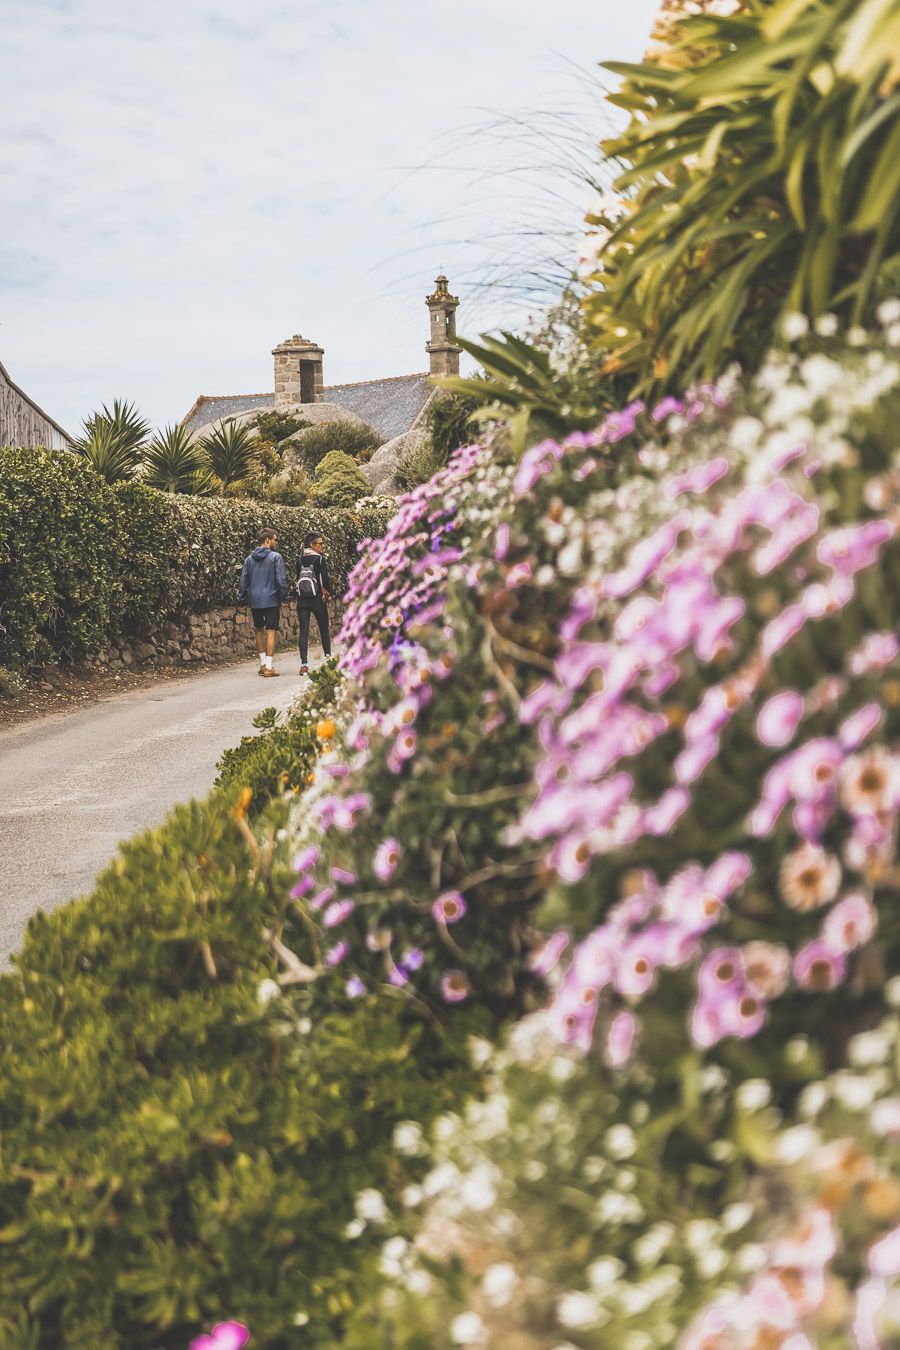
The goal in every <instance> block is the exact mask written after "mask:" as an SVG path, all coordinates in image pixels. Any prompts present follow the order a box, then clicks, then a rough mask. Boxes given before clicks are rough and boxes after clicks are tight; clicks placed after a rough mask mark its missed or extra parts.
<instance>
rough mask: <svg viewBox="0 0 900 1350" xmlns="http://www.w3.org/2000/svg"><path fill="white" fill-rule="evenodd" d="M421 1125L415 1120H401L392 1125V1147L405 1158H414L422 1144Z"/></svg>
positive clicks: (419, 1151)
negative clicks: (397, 1123)
mask: <svg viewBox="0 0 900 1350" xmlns="http://www.w3.org/2000/svg"><path fill="white" fill-rule="evenodd" d="M424 1142H425V1140H424V1135H423V1134H422V1126H421V1125H420V1124H419V1123H418V1121H416V1120H401V1122H400V1124H399V1125H395V1126H394V1148H395V1149H396V1150H397V1152H398V1153H402V1154H403V1156H404V1157H405V1158H415V1157H416V1156H417V1155H418V1154H419V1153H421V1152H422V1146H423V1144H424Z"/></svg>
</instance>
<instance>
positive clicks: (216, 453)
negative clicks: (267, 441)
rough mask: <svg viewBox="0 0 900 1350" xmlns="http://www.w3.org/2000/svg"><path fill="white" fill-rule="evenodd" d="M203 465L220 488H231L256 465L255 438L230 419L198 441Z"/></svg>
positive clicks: (237, 484) (248, 474)
mask: <svg viewBox="0 0 900 1350" xmlns="http://www.w3.org/2000/svg"><path fill="white" fill-rule="evenodd" d="M200 451H201V454H202V457H203V466H204V467H205V468H206V469H208V471H209V472H210V473H211V474H213V475H214V476H215V478H216V479H217V480H218V482H219V484H220V485H221V487H222V488H223V489H227V488H235V487H237V486H239V485H240V484H241V483H243V482H244V481H245V480H246V479H247V478H249V477H250V475H251V473H252V472H253V469H254V467H255V465H256V459H257V451H258V447H257V442H256V436H255V435H254V433H253V432H252V431H251V430H250V428H249V427H247V426H243V425H241V424H239V423H236V422H235V421H234V420H233V419H232V420H230V421H228V422H223V423H222V425H221V426H219V427H216V429H215V431H213V432H211V433H210V434H209V435H208V436H204V437H203V439H202V441H201V442H200Z"/></svg>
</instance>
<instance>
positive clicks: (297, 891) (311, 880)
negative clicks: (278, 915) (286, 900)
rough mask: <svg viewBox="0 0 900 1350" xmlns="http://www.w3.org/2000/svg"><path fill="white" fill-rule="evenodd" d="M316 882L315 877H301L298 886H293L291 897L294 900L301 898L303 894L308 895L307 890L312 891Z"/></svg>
mask: <svg viewBox="0 0 900 1350" xmlns="http://www.w3.org/2000/svg"><path fill="white" fill-rule="evenodd" d="M315 884H316V879H315V877H310V876H303V877H301V878H300V880H299V881H298V882H297V884H296V886H292V887H291V899H292V900H299V899H301V898H302V896H304V895H306V893H307V891H311V890H312V889H313V887H314V886H315Z"/></svg>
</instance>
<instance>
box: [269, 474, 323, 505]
mask: <svg viewBox="0 0 900 1350" xmlns="http://www.w3.org/2000/svg"><path fill="white" fill-rule="evenodd" d="M312 495H313V485H312V483H311V482H310V479H309V475H308V474H307V472H306V470H305V469H301V468H296V469H279V470H277V471H276V472H275V473H273V474H272V475H271V476H270V477H269V478H264V479H263V481H262V482H261V484H260V486H259V488H258V490H257V492H256V497H257V499H258V500H259V501H263V502H281V503H282V505H284V506H305V505H306V504H307V502H309V501H310V500H311V499H312Z"/></svg>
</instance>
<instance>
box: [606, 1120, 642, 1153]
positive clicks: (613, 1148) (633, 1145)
mask: <svg viewBox="0 0 900 1350" xmlns="http://www.w3.org/2000/svg"><path fill="white" fill-rule="evenodd" d="M603 1142H604V1146H605V1148H606V1152H607V1153H608V1154H609V1156H610V1157H611V1158H614V1159H615V1160H616V1161H617V1162H619V1161H621V1160H622V1159H623V1158H631V1157H633V1155H634V1153H635V1151H636V1150H637V1139H636V1137H635V1133H634V1130H632V1129H631V1127H630V1126H629V1125H613V1126H612V1128H611V1129H609V1130H607V1132H606V1138H605V1139H604V1141H603Z"/></svg>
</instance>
